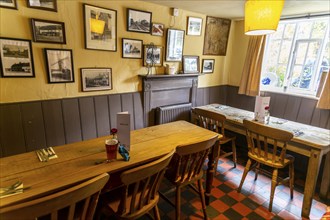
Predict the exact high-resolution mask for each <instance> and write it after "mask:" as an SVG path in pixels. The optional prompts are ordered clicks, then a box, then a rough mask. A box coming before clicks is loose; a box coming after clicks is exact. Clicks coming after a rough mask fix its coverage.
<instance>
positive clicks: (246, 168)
mask: <svg viewBox="0 0 330 220" xmlns="http://www.w3.org/2000/svg"><path fill="white" fill-rule="evenodd" d="M250 166H251V159H249V160H248V162H247V163H246V166H245V169H244V173H243V175H242V179H241V183H240V184H239V187H238V190H237V191H238V192H241V189H242V186H243V183H244V180H245V177H246V174H247V173H248V172H249V170H250Z"/></svg>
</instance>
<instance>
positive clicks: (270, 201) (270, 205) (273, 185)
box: [268, 168, 278, 212]
mask: <svg viewBox="0 0 330 220" xmlns="http://www.w3.org/2000/svg"><path fill="white" fill-rule="evenodd" d="M277 175H278V169H277V168H274V171H273V176H272V186H271V190H270V200H269V208H268V210H269V211H270V212H271V211H272V209H273V199H274V193H275V188H276V185H277Z"/></svg>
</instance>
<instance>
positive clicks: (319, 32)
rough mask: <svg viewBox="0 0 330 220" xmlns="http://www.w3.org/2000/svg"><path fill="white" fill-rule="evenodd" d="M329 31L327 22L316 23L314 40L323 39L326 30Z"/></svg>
mask: <svg viewBox="0 0 330 220" xmlns="http://www.w3.org/2000/svg"><path fill="white" fill-rule="evenodd" d="M326 29H327V23H326V22H325V21H315V22H314V25H313V30H312V38H321V39H322V38H323V37H324V34H325V30H326Z"/></svg>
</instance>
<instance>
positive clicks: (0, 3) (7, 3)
mask: <svg viewBox="0 0 330 220" xmlns="http://www.w3.org/2000/svg"><path fill="white" fill-rule="evenodd" d="M0 8H10V9H16V10H17V0H0Z"/></svg>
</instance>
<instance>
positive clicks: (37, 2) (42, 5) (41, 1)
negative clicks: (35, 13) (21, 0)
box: [27, 0, 57, 12]
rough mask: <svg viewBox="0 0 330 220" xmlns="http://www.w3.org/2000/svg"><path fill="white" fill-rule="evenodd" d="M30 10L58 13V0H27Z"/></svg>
mask: <svg viewBox="0 0 330 220" xmlns="http://www.w3.org/2000/svg"><path fill="white" fill-rule="evenodd" d="M27 6H28V7H29V8H35V9H41V10H47V11H55V12H57V0H27Z"/></svg>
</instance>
